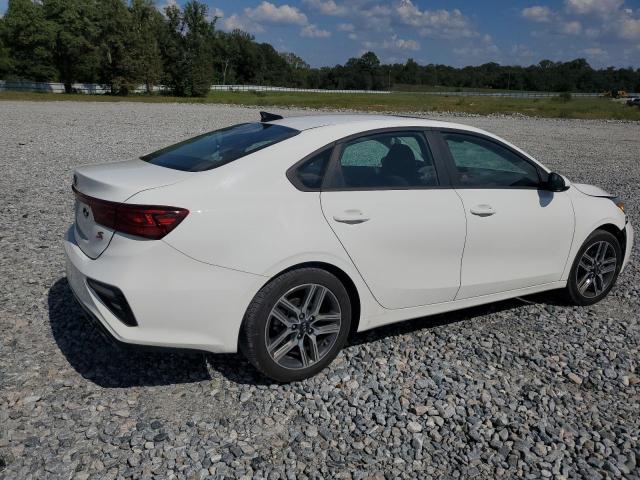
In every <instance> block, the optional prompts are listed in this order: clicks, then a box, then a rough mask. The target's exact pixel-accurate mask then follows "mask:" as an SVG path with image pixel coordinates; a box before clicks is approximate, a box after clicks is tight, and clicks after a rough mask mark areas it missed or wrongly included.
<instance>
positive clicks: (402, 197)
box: [321, 131, 466, 309]
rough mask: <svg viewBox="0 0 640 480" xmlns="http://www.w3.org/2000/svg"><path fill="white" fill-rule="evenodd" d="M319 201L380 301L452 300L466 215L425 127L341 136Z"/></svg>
mask: <svg viewBox="0 0 640 480" xmlns="http://www.w3.org/2000/svg"><path fill="white" fill-rule="evenodd" d="M321 203H322V210H323V213H324V215H325V218H326V220H327V222H328V223H329V225H330V226H331V228H332V229H333V231H334V232H335V234H336V236H337V237H338V239H339V240H340V242H341V243H342V245H343V246H344V248H345V250H346V251H347V253H348V254H349V256H350V257H351V259H352V260H353V262H354V264H355V265H356V267H357V269H358V270H359V272H360V273H361V275H362V277H363V278H364V280H365V282H366V283H367V285H368V286H369V288H370V290H371V292H372V293H373V295H374V296H375V298H376V299H377V300H378V302H379V303H380V304H381V305H382V306H384V307H386V308H389V309H397V308H407V307H415V306H419V305H428V304H433V303H439V302H446V301H450V300H453V298H454V297H455V295H456V292H457V291H458V288H459V286H460V262H461V258H462V250H463V247H464V238H465V228H466V226H465V215H464V210H463V207H462V202H461V200H460V198H459V197H458V195H457V194H456V193H455V191H454V190H452V189H451V188H450V186H449V185H448V179H447V175H446V172H445V171H444V170H443V169H442V168H438V165H437V164H436V162H434V158H433V156H432V154H431V151H430V149H429V148H428V145H427V141H426V137H425V134H424V132H421V131H384V132H378V133H371V134H367V135H362V136H359V137H356V138H351V139H348V140H347V141H343V142H340V143H338V145H337V146H336V149H335V150H334V154H333V157H332V160H331V166H330V168H329V171H328V173H327V175H326V176H325V182H324V184H323V187H322V192H321Z"/></svg>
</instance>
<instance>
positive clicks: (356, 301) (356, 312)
mask: <svg viewBox="0 0 640 480" xmlns="http://www.w3.org/2000/svg"><path fill="white" fill-rule="evenodd" d="M301 268H318V269H321V270H325V271H327V272H329V273H331V274H333V275H335V276H336V277H337V278H338V280H340V281H341V282H342V284H343V285H344V288H345V289H346V290H347V294H348V295H349V301H350V302H351V327H350V334H353V333H355V332H357V331H358V327H359V326H360V317H361V313H362V305H361V299H360V293H359V292H358V287H356V284H355V282H354V281H353V280H352V279H351V277H350V276H349V274H348V273H347V272H345V271H344V270H343V269H341V268H340V267H337V266H336V265H333V264H331V263H327V262H320V261H309V262H301V263H297V264H295V265H291V266H289V267H287V268H285V269H283V270H280V271H279V272H278V273H276V274H275V275H272V276H271V277H270V278H269V280H268V281H266V282H265V283H264V285H263V286H262V287H261V288H264V286H265V285H267V284H269V283H270V282H272V281H273V280H275V279H276V278H278V277H280V276H281V275H284V274H285V273H287V272H291V271H293V270H299V269H301ZM248 308H249V306H247V309H248ZM245 316H246V311H245V315H243V318H242V324H241V325H240V330H239V335H238V347H239V346H240V341H241V338H242V330H243V328H244V322H245Z"/></svg>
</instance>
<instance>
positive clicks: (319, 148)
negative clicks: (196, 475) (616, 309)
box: [65, 112, 633, 381]
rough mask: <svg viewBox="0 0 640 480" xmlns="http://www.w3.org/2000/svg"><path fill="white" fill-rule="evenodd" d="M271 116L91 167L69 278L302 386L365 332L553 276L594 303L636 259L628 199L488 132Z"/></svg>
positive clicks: (97, 299)
mask: <svg viewBox="0 0 640 480" xmlns="http://www.w3.org/2000/svg"><path fill="white" fill-rule="evenodd" d="M261 120H262V121H260V122H255V123H245V124H241V125H236V126H231V127H228V128H224V129H222V130H217V131H214V132H211V133H207V134H204V135H201V136H199V137H196V138H193V139H190V140H186V141H184V142H182V143H179V144H177V145H173V146H170V147H167V148H165V149H163V150H160V151H158V152H155V153H152V154H149V155H146V156H144V157H142V158H141V159H138V160H133V161H127V162H121V163H108V164H104V165H95V166H86V167H80V168H78V169H77V170H76V171H75V174H74V177H73V190H74V192H75V195H76V213H75V216H76V220H75V225H74V226H73V227H72V228H70V229H69V231H68V233H67V235H66V239H65V250H66V256H67V277H68V281H69V284H70V286H71V288H72V289H73V291H74V293H75V295H76V297H77V298H78V300H79V302H80V303H81V304H82V305H83V306H84V307H85V309H86V310H87V311H88V312H89V313H90V314H91V317H92V318H94V319H97V321H98V322H99V325H100V326H102V327H104V329H106V330H107V331H108V333H109V334H111V335H112V336H113V337H115V338H116V339H118V340H120V341H122V342H128V343H135V344H146V345H159V346H170V347H185V348H194V349H202V350H207V351H211V352H236V351H237V350H238V349H239V350H241V351H242V352H243V353H244V354H245V355H246V356H247V358H248V359H249V360H250V361H251V363H252V364H253V365H255V367H256V368H258V369H259V370H260V371H261V372H263V373H264V374H265V375H267V376H269V377H271V378H273V379H275V380H278V381H294V380H298V379H302V378H305V377H309V376H311V375H314V374H315V373H317V372H318V371H320V370H321V369H322V368H324V367H325V366H327V365H328V364H329V363H330V362H331V361H332V359H333V358H334V357H335V356H336V355H337V353H338V351H339V350H340V348H341V347H342V346H343V345H344V344H345V342H346V340H347V337H348V335H349V333H350V332H353V331H363V330H368V329H371V328H375V327H379V326H381V325H385V324H389V323H393V322H399V321H402V320H406V319H410V318H416V317H422V316H425V315H431V314H436V313H440V312H446V311H451V310H456V309H461V308H466V307H471V306H474V305H479V304H484V303H489V302H494V301H497V300H503V299H506V298H511V297H518V296H521V295H528V294H532V293H536V292H541V291H545V290H554V289H562V290H563V291H564V294H565V297H566V298H567V300H568V301H570V302H572V303H574V304H578V305H589V304H592V303H595V302H597V301H599V300H601V299H602V298H603V297H604V296H605V295H607V293H608V292H609V291H610V290H611V288H612V287H613V285H614V283H615V281H616V278H617V276H618V274H619V273H620V271H621V270H622V269H623V268H624V267H625V265H626V263H627V262H628V260H629V256H630V251H631V246H632V244H633V230H632V228H631V225H630V224H629V222H628V220H627V218H626V216H625V213H624V205H623V204H622V203H621V202H620V201H619V200H618V199H616V198H614V197H612V196H611V195H609V194H608V193H606V192H604V191H603V190H601V189H599V188H597V187H594V186H589V185H583V184H574V183H571V182H569V180H567V179H565V178H564V177H562V176H560V175H558V174H556V173H552V172H550V171H549V170H548V169H547V168H545V167H544V166H543V165H541V164H540V163H539V162H537V161H536V160H535V159H533V158H532V157H531V156H530V155H528V154H526V153H525V152H523V151H522V150H520V149H519V148H517V147H515V146H514V145H511V144H510V143H508V142H506V141H504V140H502V139H500V138H498V137H496V136H495V135H492V134H490V133H487V132H484V131H482V130H478V129H476V128H472V127H469V126H466V125H457V124H452V123H444V122H436V121H430V120H424V119H417V118H405V117H394V116H370V115H319V116H306V117H294V118H282V117H279V116H276V115H272V114H266V113H264V112H263V113H262V119H261Z"/></svg>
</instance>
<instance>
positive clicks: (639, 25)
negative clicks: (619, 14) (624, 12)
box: [619, 17, 640, 40]
mask: <svg viewBox="0 0 640 480" xmlns="http://www.w3.org/2000/svg"><path fill="white" fill-rule="evenodd" d="M619 35H620V36H621V37H622V38H625V39H627V40H638V39H640V18H632V17H627V18H623V19H622V24H621V25H620V30H619Z"/></svg>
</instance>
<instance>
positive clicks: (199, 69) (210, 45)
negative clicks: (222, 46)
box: [160, 0, 216, 96]
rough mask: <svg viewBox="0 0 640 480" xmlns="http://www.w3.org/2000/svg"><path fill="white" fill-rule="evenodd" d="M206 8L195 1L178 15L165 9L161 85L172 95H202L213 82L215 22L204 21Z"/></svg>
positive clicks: (172, 10)
mask: <svg viewBox="0 0 640 480" xmlns="http://www.w3.org/2000/svg"><path fill="white" fill-rule="evenodd" d="M207 13H208V8H207V6H206V5H205V4H204V3H200V2H198V1H196V0H191V1H189V2H188V3H187V4H186V5H185V6H184V9H183V10H182V11H181V10H180V9H179V8H178V7H177V6H175V5H171V6H169V7H167V8H166V9H165V15H166V17H167V21H166V25H165V28H164V30H163V32H162V33H161V40H160V50H161V52H162V55H163V58H164V68H165V81H166V83H167V84H168V85H169V86H170V87H171V89H172V91H173V92H174V93H175V94H176V95H187V96H192V95H193V96H202V95H206V94H207V93H208V92H209V90H210V87H211V84H212V83H213V81H214V75H213V51H214V42H215V21H216V19H215V18H214V19H213V20H212V21H209V20H208V19H207Z"/></svg>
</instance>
